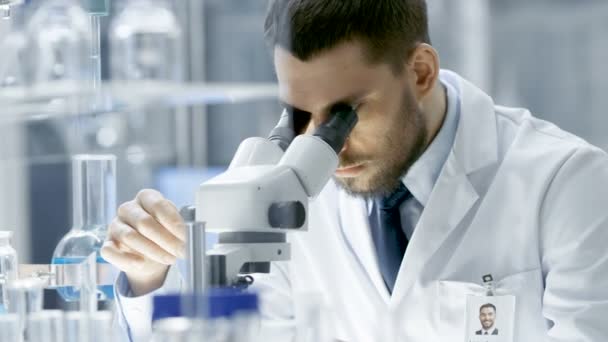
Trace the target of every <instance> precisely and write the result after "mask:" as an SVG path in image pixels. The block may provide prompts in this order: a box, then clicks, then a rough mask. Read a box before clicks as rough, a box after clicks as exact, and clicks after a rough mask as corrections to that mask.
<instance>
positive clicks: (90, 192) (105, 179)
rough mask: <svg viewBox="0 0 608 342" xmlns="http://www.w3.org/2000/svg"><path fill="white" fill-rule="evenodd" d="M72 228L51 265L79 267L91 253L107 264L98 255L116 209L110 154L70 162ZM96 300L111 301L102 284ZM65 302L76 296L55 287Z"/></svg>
mask: <svg viewBox="0 0 608 342" xmlns="http://www.w3.org/2000/svg"><path fill="white" fill-rule="evenodd" d="M72 194H73V199H72V202H73V203H72V205H73V223H72V229H71V230H70V231H69V232H68V234H66V235H65V236H64V237H63V238H62V239H61V241H60V242H59V244H58V245H57V247H56V248H55V252H54V253H53V260H52V263H53V264H58V265H62V264H79V263H81V262H82V261H83V260H84V259H85V258H86V257H88V256H89V255H90V254H91V253H95V254H96V256H97V263H99V264H107V262H106V261H105V260H103V258H102V257H101V255H99V249H100V248H101V246H102V244H103V241H104V240H105V237H106V232H107V226H108V224H109V222H110V220H111V219H112V217H113V216H114V211H115V208H116V157H115V156H113V155H76V156H74V157H73V159H72ZM98 289H99V291H98V298H99V300H106V299H112V298H113V287H112V285H102V286H100V287H99V288H98ZM58 292H59V294H60V295H61V296H62V297H63V299H64V300H66V301H76V300H78V299H79V296H80V293H79V290H78V288H76V287H74V286H62V287H59V288H58Z"/></svg>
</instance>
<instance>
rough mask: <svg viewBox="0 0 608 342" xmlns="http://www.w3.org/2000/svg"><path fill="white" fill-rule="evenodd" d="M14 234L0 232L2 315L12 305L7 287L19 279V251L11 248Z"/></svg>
mask: <svg viewBox="0 0 608 342" xmlns="http://www.w3.org/2000/svg"><path fill="white" fill-rule="evenodd" d="M12 236H13V232H10V231H0V314H1V313H5V312H6V311H7V308H8V306H9V305H10V303H9V301H8V296H7V292H6V290H7V286H8V285H10V283H11V282H13V281H15V280H16V279H17V265H18V264H19V263H18V261H17V251H16V250H15V249H14V248H13V247H12V246H11V237H12Z"/></svg>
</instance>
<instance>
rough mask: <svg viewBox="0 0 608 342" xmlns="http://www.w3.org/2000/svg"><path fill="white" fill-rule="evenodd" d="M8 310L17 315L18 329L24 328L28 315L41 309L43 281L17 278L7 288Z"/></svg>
mask: <svg viewBox="0 0 608 342" xmlns="http://www.w3.org/2000/svg"><path fill="white" fill-rule="evenodd" d="M7 295H8V300H9V307H8V311H9V312H10V313H13V314H16V315H18V316H19V331H20V332H21V333H23V332H24V330H25V324H26V320H27V317H28V315H30V314H33V313H36V312H40V311H42V304H43V300H44V297H43V283H42V281H41V280H40V279H38V278H25V279H17V280H15V281H13V282H11V283H10V284H9V286H8V288H7Z"/></svg>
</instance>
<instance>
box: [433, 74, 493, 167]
mask: <svg viewBox="0 0 608 342" xmlns="http://www.w3.org/2000/svg"><path fill="white" fill-rule="evenodd" d="M440 78H441V79H442V80H443V81H444V82H447V83H448V84H451V85H452V86H453V87H454V88H455V89H456V91H457V92H458V94H459V95H460V122H459V123H458V130H457V131H456V138H455V140H454V146H453V148H452V151H453V153H454V154H455V155H456V158H457V159H458V161H459V162H460V163H461V164H462V168H463V170H464V172H466V174H467V175H468V174H471V173H473V172H474V171H477V170H479V169H481V168H483V167H486V166H488V165H491V164H494V163H496V161H497V159H498V136H497V132H496V116H495V114H494V101H492V98H491V97H490V96H488V95H487V94H486V93H484V92H483V91H482V90H480V89H479V88H477V87H476V86H474V85H473V84H471V83H470V82H469V81H467V80H465V79H464V78H462V77H460V76H459V75H457V74H456V73H454V72H452V71H449V70H441V72H440Z"/></svg>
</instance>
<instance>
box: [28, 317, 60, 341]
mask: <svg viewBox="0 0 608 342" xmlns="http://www.w3.org/2000/svg"><path fill="white" fill-rule="evenodd" d="M26 331H27V339H28V341H32V342H34V341H40V342H43V341H44V342H63V340H64V337H63V312H62V311H61V310H43V311H40V312H36V313H33V314H30V315H28V317H27V323H26Z"/></svg>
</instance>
